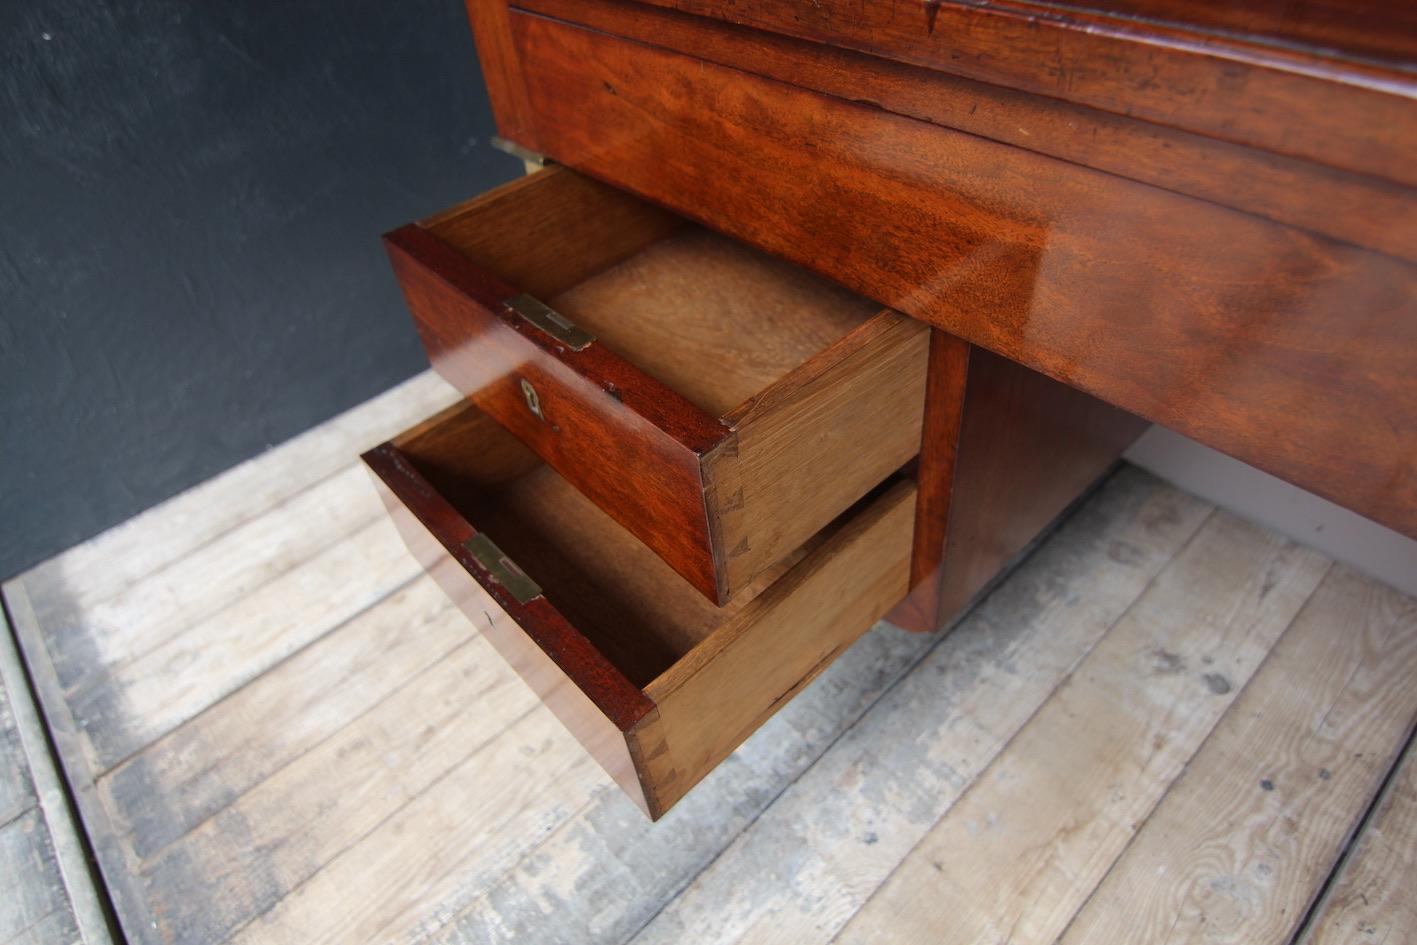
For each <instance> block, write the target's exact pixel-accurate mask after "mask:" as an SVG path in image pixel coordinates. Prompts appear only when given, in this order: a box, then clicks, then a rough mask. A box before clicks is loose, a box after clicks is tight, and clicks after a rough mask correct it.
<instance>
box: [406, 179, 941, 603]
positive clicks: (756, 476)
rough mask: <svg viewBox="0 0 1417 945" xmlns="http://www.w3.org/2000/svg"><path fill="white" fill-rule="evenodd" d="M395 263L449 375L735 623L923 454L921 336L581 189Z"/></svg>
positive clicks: (483, 216) (529, 197) (568, 182)
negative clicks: (533, 314)
mask: <svg viewBox="0 0 1417 945" xmlns="http://www.w3.org/2000/svg"><path fill="white" fill-rule="evenodd" d="M386 242H387V244H388V246H389V251H390V256H391V259H392V260H393V264H394V268H395V272H396V273H397V274H398V275H399V278H400V281H401V283H402V284H403V287H404V293H405V296H406V298H407V300H408V303H409V307H410V309H411V310H412V311H413V313H414V318H415V323H416V324H417V326H418V329H419V332H420V334H421V335H422V337H423V340H424V344H425V347H426V348H427V349H428V352H429V356H430V359H431V360H432V362H433V365H434V367H435V368H436V369H437V370H438V371H439V372H440V373H442V374H443V375H444V376H445V377H447V378H448V379H449V380H450V381H451V382H452V383H453V384H454V385H455V386H456V387H458V388H459V389H460V390H462V391H463V392H464V393H465V394H467V395H468V396H469V397H470V398H471V399H472V400H473V401H474V402H475V403H477V404H478V405H479V407H481V408H482V409H483V410H485V411H486V412H487V413H488V414H489V415H491V416H493V417H495V418H496V419H497V420H498V421H499V422H500V423H502V424H503V425H504V426H506V427H507V428H508V429H509V430H511V431H512V432H513V433H515V434H516V435H517V436H518V437H519V438H520V439H522V440H523V441H524V442H526V443H527V444H528V445H529V446H530V447H531V448H532V449H533V450H534V451H535V452H536V453H537V454H538V455H540V456H541V457H542V458H543V459H545V460H546V461H547V462H548V463H550V464H551V465H552V466H553V467H555V468H556V469H557V471H558V472H560V473H561V474H562V475H563V476H565V477H566V478H567V479H568V480H570V481H571V482H572V483H574V484H575V485H576V486H577V488H579V489H581V490H582V491H583V492H585V493H586V495H588V496H590V497H591V498H592V499H594V500H595V501H596V502H597V503H598V504H599V505H600V506H601V507H602V508H604V509H605V510H606V511H608V512H609V513H610V514H611V516H612V517H614V518H615V520H616V521H618V522H619V523H620V524H621V525H623V526H624V527H625V528H627V529H628V530H629V531H630V532H631V533H633V534H634V535H635V536H636V537H638V538H639V539H640V540H641V541H643V542H644V543H645V544H647V545H649V546H650V547H652V548H654V549H655V551H656V552H658V553H659V554H660V556H661V557H663V558H664V560H665V561H667V562H669V563H670V565H671V566H672V567H673V568H674V569H675V571H677V572H678V573H679V574H680V575H681V576H682V577H684V578H685V579H687V580H688V581H689V582H690V583H691V584H693V585H694V586H695V587H696V588H698V589H699V591H700V592H701V593H703V594H704V595H705V596H707V597H708V598H709V599H710V600H713V601H715V602H717V603H720V604H722V603H726V602H727V601H729V600H730V599H732V598H733V597H734V596H736V595H737V594H738V593H740V592H742V591H743V590H744V589H746V588H748V587H749V586H751V584H752V583H753V581H754V580H755V579H756V578H757V576H758V575H759V574H760V573H762V572H763V571H764V570H765V569H767V568H770V567H772V566H773V565H774V564H775V563H776V562H778V561H779V560H781V559H782V558H783V556H785V555H787V554H789V553H790V552H791V551H792V550H793V549H794V548H796V547H798V546H799V545H801V544H802V542H804V541H805V540H806V539H807V538H808V537H809V536H811V535H812V534H814V533H815V532H816V531H818V530H819V529H821V528H822V527H823V526H824V525H826V524H827V523H828V522H830V521H831V520H832V519H833V518H834V517H835V516H836V515H838V514H840V512H842V511H843V510H844V509H845V508H847V507H848V506H850V505H851V504H852V503H853V502H855V501H856V500H857V499H859V498H860V497H861V496H862V495H863V494H865V492H867V491H868V490H869V489H871V488H872V487H874V486H875V485H876V484H877V483H879V482H880V481H881V480H882V479H884V478H885V477H886V476H888V475H890V474H891V473H892V472H893V471H895V469H897V468H898V467H899V466H901V465H902V464H903V463H904V462H906V461H907V460H908V459H909V458H910V456H912V455H914V452H915V450H916V449H917V444H918V442H919V418H920V415H921V411H922V410H923V386H922V385H923V381H924V336H925V329H924V328H923V327H922V326H919V325H916V324H915V323H914V322H912V321H910V320H909V319H907V318H905V317H904V316H902V315H900V314H898V313H895V312H889V311H882V310H881V308H880V306H878V305H876V304H875V303H872V302H869V301H867V300H865V299H863V298H860V297H859V296H855V295H852V294H851V293H849V292H847V291H845V290H843V289H841V288H839V287H837V286H834V285H831V284H829V283H827V282H825V281H824V280H822V279H821V278H820V277H818V276H815V275H812V274H811V273H808V272H807V271H805V270H802V269H800V268H798V267H796V266H792V265H790V264H788V263H784V262H782V261H780V260H776V259H773V258H771V257H768V256H766V255H764V254H763V253H761V252H759V251H757V250H753V249H750V248H748V247H746V246H743V245H741V244H738V243H734V242H733V241H731V240H726V239H724V238H723V237H721V236H718V235H716V234H713V233H710V232H708V231H705V230H702V229H700V228H697V227H689V226H685V225H684V224H683V223H682V221H679V220H677V219H675V218H673V217H670V216H669V215H668V214H665V213H664V212H663V211H661V210H658V209H656V208H653V207H649V206H647V205H643V204H641V203H640V201H638V200H636V199H635V198H633V197H631V196H629V195H627V194H623V193H619V192H616V191H614V190H613V189H611V188H608V187H606V186H605V185H603V184H597V183H594V182H591V181H588V180H585V179H584V178H581V177H579V176H578V175H576V174H574V173H572V172H570V171H567V170H565V169H564V168H555V169H550V170H547V171H543V172H540V173H538V174H536V175H534V176H532V177H530V178H528V179H526V180H523V181H519V182H517V183H515V184H513V185H510V186H508V187H505V188H499V189H498V190H497V191H494V192H492V193H490V194H487V195H484V196H483V197H480V198H478V199H476V200H473V201H470V202H468V203H467V204H464V205H463V206H461V207H458V208H455V209H453V210H451V211H448V212H447V213H444V214H441V215H439V216H437V217H435V218H433V219H432V220H430V221H426V222H425V223H423V224H420V225H411V226H406V227H404V228H402V229H400V230H398V231H395V232H394V233H392V234H390V235H389V236H388V237H386ZM524 290H530V291H532V292H533V293H534V294H535V295H536V296H537V297H538V298H540V299H541V300H542V301H545V302H547V303H549V304H550V305H552V306H553V307H554V308H555V309H556V310H557V311H559V312H561V313H562V314H563V315H564V316H566V317H568V318H570V319H571V320H572V321H573V322H575V323H576V324H577V325H579V326H580V327H581V328H582V329H583V330H586V331H588V332H591V333H592V334H594V335H595V338H596V340H595V341H594V342H592V343H591V344H589V345H588V346H586V347H584V348H583V350H579V351H576V350H570V349H568V348H567V347H565V346H563V345H561V344H560V343H559V342H557V341H556V340H555V339H554V338H552V337H551V336H550V335H547V334H545V333H543V332H542V331H540V330H539V329H537V328H534V327H532V326H531V325H529V324H528V323H526V322H525V321H524V320H522V319H521V318H520V317H519V316H517V315H516V314H514V313H513V312H512V311H511V310H510V309H509V308H508V307H507V306H505V305H504V304H503V302H504V300H506V299H508V298H509V297H511V296H512V295H514V294H516V293H517V292H520V291H524ZM912 339H913V340H912ZM528 391H530V392H531V393H530V394H529V393H528ZM533 397H534V403H533V401H532V399H530V398H533ZM848 442H850V443H851V449H843V448H842V445H843V444H845V443H848Z"/></svg>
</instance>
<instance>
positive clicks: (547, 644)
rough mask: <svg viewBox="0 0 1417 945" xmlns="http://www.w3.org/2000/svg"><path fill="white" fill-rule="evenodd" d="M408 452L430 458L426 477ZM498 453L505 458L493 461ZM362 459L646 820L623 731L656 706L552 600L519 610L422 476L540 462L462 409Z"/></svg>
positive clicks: (465, 605) (466, 608) (480, 621)
mask: <svg viewBox="0 0 1417 945" xmlns="http://www.w3.org/2000/svg"><path fill="white" fill-rule="evenodd" d="M420 441H421V442H420ZM479 447H482V448H484V450H485V452H483V453H482V455H480V456H478V457H477V461H476V463H473V464H469V462H468V461H467V459H466V457H468V456H470V455H476V454H477V452H478V448H479ZM406 450H413V451H415V452H418V453H422V454H423V455H424V457H425V459H424V465H423V469H422V470H420V468H419V467H418V466H415V464H414V462H413V460H412V459H411V457H410V455H409V453H407V452H406ZM499 450H500V451H501V452H502V453H504V454H505V455H506V456H507V457H508V458H506V459H504V458H502V457H498V456H496V455H495V454H496V453H497V452H498V451H499ZM363 459H364V463H365V465H366V466H367V467H368V469H369V471H370V473H371V474H372V475H373V477H374V481H375V484H376V485H377V486H378V487H379V494H380V496H381V497H382V498H383V500H384V506H385V508H386V509H387V510H388V512H389V515H390V517H391V518H392V519H393V521H394V524H395V525H396V526H397V528H398V530H399V534H400V535H401V536H402V537H403V539H404V542H405V544H407V545H408V547H409V550H410V551H412V552H413V554H414V556H415V557H416V558H417V559H418V561H419V563H420V564H422V565H423V567H424V569H425V570H427V571H428V573H429V574H430V575H432V576H433V578H434V579H435V580H436V581H437V582H438V584H439V586H440V587H441V588H442V589H443V591H444V592H445V593H447V595H448V596H449V597H450V598H451V599H452V600H453V602H454V603H456V604H457V606H458V608H459V609H460V610H462V612H463V613H464V614H466V615H467V617H468V619H470V620H472V621H473V622H474V623H475V624H476V625H477V626H478V627H480V628H481V630H482V634H483V636H484V637H486V638H487V640H488V642H490V643H491V644H492V646H493V647H494V648H495V649H496V650H497V651H498V652H499V653H500V654H501V655H502V657H503V658H504V659H506V660H507V662H508V663H509V664H510V665H511V666H512V668H513V669H515V670H516V671H517V673H518V674H519V675H520V676H521V677H522V678H523V679H525V680H526V682H527V684H528V685H530V686H531V687H532V689H533V690H534V691H535V692H536V694H537V696H538V697H539V698H540V699H541V700H542V701H543V702H545V703H546V705H547V706H548V707H549V708H550V709H551V711H552V712H553V713H554V714H555V715H556V717H557V718H558V719H560V720H561V723H562V724H563V725H565V726H566V728H567V729H568V730H569V731H570V732H571V734H572V735H574V736H575V737H576V738H577V739H578V740H579V741H580V742H581V744H583V745H584V746H585V747H586V749H587V750H588V751H589V752H590V753H591V754H592V755H593V756H594V757H595V758H596V760H597V761H598V762H599V763H600V764H601V765H602V767H604V768H605V770H606V771H607V772H608V773H609V774H610V775H611V776H612V777H613V778H614V779H615V781H616V782H617V783H618V784H619V785H620V786H621V787H622V788H624V789H625V791H626V792H627V793H629V794H630V795H631V797H633V798H634V799H635V800H636V801H637V802H638V803H639V804H640V806H641V807H642V808H643V809H645V811H646V813H649V810H648V807H647V806H646V802H645V800H644V796H643V793H642V792H641V791H640V790H639V785H638V780H637V777H636V774H635V766H634V763H633V760H632V759H631V758H630V754H629V751H628V748H627V747H626V744H625V739H624V734H623V733H624V732H626V731H629V730H631V729H633V728H634V726H635V724H636V723H637V722H639V721H640V720H641V719H643V718H644V717H645V716H646V715H648V714H649V713H650V712H652V711H653V709H654V703H653V702H652V701H651V700H650V699H649V697H648V696H646V695H645V694H644V692H643V691H641V690H640V689H639V688H638V687H637V686H635V685H634V684H632V683H631V682H630V681H629V680H628V679H626V678H625V676H624V674H623V673H621V672H620V670H619V669H617V668H616V667H615V666H614V665H613V664H612V663H610V661H609V660H607V659H606V658H605V656H604V655H603V654H602V653H601V652H600V651H599V650H598V649H596V648H595V647H594V646H593V645H592V644H591V643H590V641H588V640H587V639H586V638H585V637H584V636H583V635H582V634H581V633H580V632H579V631H577V630H576V628H574V627H572V626H571V625H570V623H569V622H568V621H567V620H566V618H565V617H564V616H562V614H561V613H560V611H558V610H557V609H556V608H555V607H554V606H552V605H551V603H550V602H549V601H547V600H546V598H545V597H537V598H535V599H533V600H531V601H529V602H528V603H526V604H522V603H520V602H518V601H517V600H516V598H514V597H512V596H511V595H510V594H508V593H507V591H506V589H505V588H503V587H502V586H501V585H500V584H498V583H497V582H496V581H495V580H494V579H492V577H491V576H490V575H489V574H488V573H487V571H486V570H484V569H483V568H482V566H481V565H480V564H479V563H478V561H477V560H476V559H475V558H474V557H473V556H472V555H471V554H470V553H469V552H468V550H467V548H466V547H465V545H464V543H465V542H466V541H467V540H468V539H470V538H472V537H473V536H474V535H476V534H477V533H478V530H477V529H476V528H475V527H474V526H473V525H472V524H471V523H470V522H468V521H467V519H466V518H465V517H464V516H463V515H462V513H461V512H459V511H458V510H457V509H456V508H454V506H453V505H452V504H451V502H450V501H449V498H448V491H449V489H447V488H445V489H440V488H438V487H436V486H434V485H433V484H432V483H430V482H429V480H428V479H427V478H426V476H425V474H424V472H425V471H427V472H430V473H434V474H436V471H438V470H440V469H441V471H442V472H444V473H445V474H446V475H447V476H448V478H449V482H453V481H456V479H457V477H458V475H459V471H462V472H464V473H465V472H466V471H467V470H469V469H477V468H479V465H478V464H477V463H480V465H481V468H483V469H484V470H496V469H497V467H498V466H502V467H504V469H503V471H504V472H505V473H506V474H508V475H509V476H510V475H515V474H516V473H517V472H520V471H522V470H524V469H526V468H530V467H531V466H534V465H536V458H535V457H534V456H532V455H531V454H530V453H529V452H527V451H526V450H525V449H524V448H521V447H520V445H519V444H516V443H515V441H513V440H512V438H511V437H510V436H508V435H507V434H506V433H504V432H502V431H500V430H498V429H496V424H495V423H493V422H492V421H491V420H490V419H488V418H487V417H485V416H482V415H480V414H478V413H477V412H476V411H470V410H468V409H467V408H466V407H461V406H460V407H456V408H452V409H451V410H449V411H445V412H444V413H443V414H440V415H438V416H436V417H434V418H433V419H432V421H431V422H430V423H428V424H425V425H424V426H422V427H420V428H416V429H415V430H411V431H409V432H408V433H407V434H405V435H404V436H402V437H400V438H399V439H398V440H396V441H393V442H389V443H384V444H382V445H380V446H378V447H375V448H374V449H372V450H370V451H369V452H367V453H365V454H364V456H363ZM508 463H510V465H509V466H508ZM499 478H500V477H499ZM494 614H496V616H494Z"/></svg>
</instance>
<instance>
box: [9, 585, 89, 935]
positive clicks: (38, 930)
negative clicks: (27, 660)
mask: <svg viewBox="0 0 1417 945" xmlns="http://www.w3.org/2000/svg"><path fill="white" fill-rule="evenodd" d="M6 603H7V606H6V608H5V613H4V614H3V615H0V942H5V943H6V945H71V943H72V945H109V943H110V942H111V941H112V939H111V937H110V935H109V929H108V923H107V920H106V917H105V916H104V913H103V910H102V906H101V905H100V898H99V897H100V895H101V894H100V893H99V891H98V888H97V886H96V883H95V879H94V874H93V871H92V870H91V869H90V864H89V862H88V860H87V858H86V856H85V851H84V848H83V847H82V846H81V845H80V839H79V838H80V833H79V828H78V827H77V825H76V824H75V821H74V818H73V816H72V814H71V812H70V809H69V806H68V803H67V799H66V797H65V795H64V789H63V787H62V782H61V781H60V775H59V773H58V772H57V771H56V770H55V765H54V763H53V761H52V759H51V757H50V749H49V745H48V744H47V742H46V735H45V732H44V728H43V723H42V722H41V720H40V717H39V712H38V708H37V707H36V706H35V704H34V702H33V700H32V697H31V692H30V685H29V681H28V679H27V678H26V674H25V670H24V667H23V665H22V663H21V661H20V654H19V652H18V651H17V649H16V646H15V642H14V638H13V636H12V632H13V630H12V627H11V624H10V613H11V611H12V610H13V611H14V612H16V613H18V614H21V615H22V616H25V617H27V616H28V612H27V611H26V610H25V608H23V606H22V604H23V602H22V601H21V602H18V603H19V604H20V606H14V607H11V606H8V603H9V602H8V601H7V602H6Z"/></svg>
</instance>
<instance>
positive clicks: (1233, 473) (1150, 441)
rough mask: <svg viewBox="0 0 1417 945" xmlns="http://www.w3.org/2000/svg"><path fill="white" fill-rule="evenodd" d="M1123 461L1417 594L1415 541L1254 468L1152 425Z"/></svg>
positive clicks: (1405, 590) (1416, 546) (1403, 590)
mask: <svg viewBox="0 0 1417 945" xmlns="http://www.w3.org/2000/svg"><path fill="white" fill-rule="evenodd" d="M1126 458H1127V459H1128V460H1130V461H1131V462H1133V463H1135V464H1136V465H1138V466H1140V467H1142V468H1143V469H1146V470H1149V471H1150V472H1152V473H1154V474H1156V475H1157V476H1160V477H1161V478H1162V479H1166V480H1168V481H1170V482H1172V483H1175V484H1176V485H1177V486H1180V487H1181V488H1182V489H1185V490H1186V491H1187V492H1191V493H1194V494H1195V495H1198V496H1200V497H1202V498H1204V499H1207V500H1209V501H1210V502H1213V503H1215V504H1216V505H1218V506H1220V507H1221V508H1224V509H1228V510H1230V511H1232V512H1235V513H1236V514H1238V515H1241V516H1243V517H1245V518H1248V519H1251V520H1253V521H1256V522H1259V523H1260V524H1262V525H1265V526H1267V527H1269V528H1272V529H1274V530H1275V531H1277V532H1280V533H1281V534H1284V535H1288V536H1289V537H1290V538H1293V539H1294V540H1295V541H1298V542H1301V543H1303V544H1305V545H1308V546H1309V547H1311V548H1315V549H1317V550H1319V551H1322V552H1323V553H1324V554H1326V555H1329V556H1330V557H1333V558H1336V559H1338V560H1339V561H1343V562H1346V563H1347V564H1349V565H1352V566H1353V567H1354V568H1356V569H1358V570H1359V571H1362V572H1364V573H1365V574H1368V575H1371V576H1372V577H1375V578H1377V579H1378V580H1380V581H1383V582H1384V583H1386V584H1390V585H1391V586H1392V587H1394V588H1396V589H1397V590H1399V591H1402V592H1403V593H1404V594H1417V541H1414V540H1412V539H1411V538H1406V537H1404V536H1402V535H1400V534H1398V533H1397V532H1395V531H1393V530H1392V529H1390V528H1384V527H1383V526H1381V525H1379V524H1377V523H1376V522H1373V521H1371V520H1369V519H1366V518H1363V517H1362V516H1361V515H1358V514H1356V513H1353V512H1350V511H1348V510H1347V509H1345V508H1341V507H1340V506H1337V505H1334V504H1333V503H1332V502H1330V501H1328V500H1327V499H1322V498H1320V497H1318V496H1316V495H1314V494H1313V493H1312V492H1306V491H1304V490H1303V489H1300V488H1299V487H1298V486H1293V485H1290V484H1289V483H1287V482H1284V481H1283V480H1280V479H1276V478H1275V477H1274V476H1271V475H1269V474H1268V473H1265V472H1261V471H1260V470H1258V469H1256V468H1254V467H1253V466H1249V465H1246V464H1245V463H1242V462H1240V461H1239V460H1237V459H1232V458H1230V457H1229V456H1226V455H1224V454H1223V453H1218V452H1216V451H1215V450H1213V449H1211V448H1209V447H1207V446H1202V445H1201V444H1199V443H1197V442H1196V441H1195V440H1191V439H1187V438H1186V437H1184V436H1181V435H1180V434H1179V433H1173V432H1171V431H1170V430H1167V429H1164V428H1163V427H1157V426H1153V427H1152V428H1151V429H1150V430H1148V431H1147V432H1146V433H1145V434H1143V435H1142V438H1141V439H1139V440H1138V441H1137V442H1136V443H1135V444H1134V445H1133V446H1132V448H1131V449H1130V450H1128V451H1127V455H1126Z"/></svg>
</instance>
